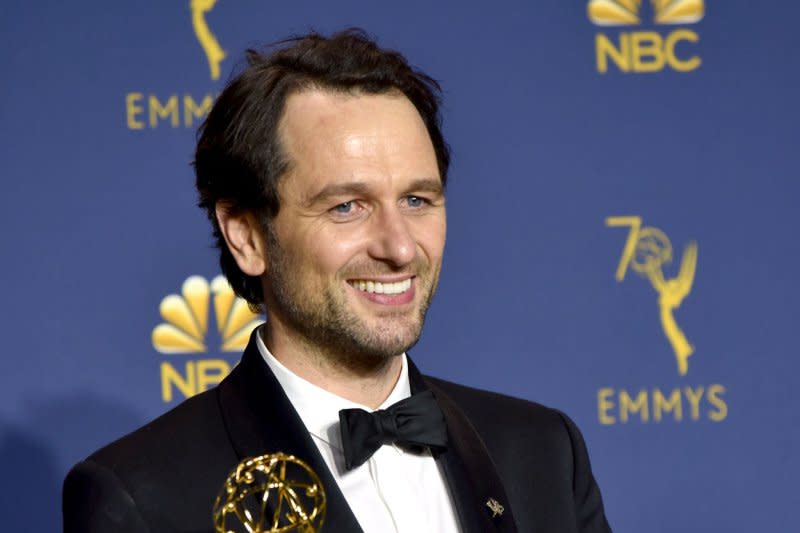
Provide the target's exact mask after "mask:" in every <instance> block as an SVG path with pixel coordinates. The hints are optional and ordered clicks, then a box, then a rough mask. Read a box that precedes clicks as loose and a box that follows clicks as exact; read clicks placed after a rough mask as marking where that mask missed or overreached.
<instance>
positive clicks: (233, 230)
mask: <svg viewBox="0 0 800 533" xmlns="http://www.w3.org/2000/svg"><path fill="white" fill-rule="evenodd" d="M215 211H216V216H217V223H218V224H219V228H220V230H221V231H222V235H223V236H224V237H225V242H226V243H227V244H228V250H230V252H231V254H232V255H233V258H234V259H235V260H236V264H237V265H239V269H240V270H241V271H242V272H244V273H245V274H247V275H248V276H254V277H259V276H261V275H262V274H263V273H264V272H266V270H267V260H266V251H267V248H266V243H265V242H264V236H263V234H262V231H261V224H259V222H258V220H256V217H255V216H254V215H253V214H252V213H251V212H249V211H241V212H236V211H233V210H231V209H230V206H228V205H226V204H225V203H224V202H217V205H216V210H215Z"/></svg>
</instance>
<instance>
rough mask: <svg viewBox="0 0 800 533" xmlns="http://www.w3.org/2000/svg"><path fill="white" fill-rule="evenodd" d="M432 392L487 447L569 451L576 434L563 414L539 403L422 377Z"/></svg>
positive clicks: (573, 426)
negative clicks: (444, 399) (448, 403)
mask: <svg viewBox="0 0 800 533" xmlns="http://www.w3.org/2000/svg"><path fill="white" fill-rule="evenodd" d="M425 379H426V380H427V382H428V384H429V385H430V386H431V387H432V388H433V389H434V393H436V392H437V391H438V392H439V393H443V394H445V395H446V396H447V397H448V398H449V399H450V400H452V401H453V403H454V404H455V405H456V406H457V407H458V409H460V410H461V411H462V412H463V413H464V415H465V416H466V417H467V419H468V420H469V421H470V423H471V424H472V425H473V426H474V428H475V429H476V430H477V431H478V433H479V434H480V435H481V438H482V439H483V440H484V441H485V442H486V444H488V445H490V447H501V448H505V447H506V446H508V445H519V444H521V443H523V442H524V443H526V446H535V447H536V446H537V444H538V446H542V447H545V448H550V449H558V450H564V449H566V450H569V449H570V448H571V447H572V441H573V440H574V439H575V438H576V437H578V438H580V433H579V432H578V429H577V427H576V426H575V424H574V423H573V422H572V420H571V419H570V418H569V417H568V416H567V415H566V414H564V413H563V412H561V411H559V410H558V409H554V408H552V407H548V406H546V405H543V404H541V403H537V402H533V401H530V400H524V399H522V398H516V397H513V396H508V395H506V394H501V393H498V392H492V391H488V390H483V389H477V388H474V387H469V386H466V385H461V384H458V383H453V382H451V381H446V380H443V379H439V378H434V377H430V376H425Z"/></svg>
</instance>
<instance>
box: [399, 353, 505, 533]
mask: <svg viewBox="0 0 800 533" xmlns="http://www.w3.org/2000/svg"><path fill="white" fill-rule="evenodd" d="M408 367H409V368H408V370H409V372H408V376H409V380H410V382H411V393H412V394H414V393H417V392H420V391H423V390H426V389H430V390H431V391H433V394H434V396H436V401H437V403H438V404H439V407H441V409H442V411H443V412H444V417H445V420H446V421H447V433H448V445H447V451H445V452H443V453H441V454H439V455H438V457H437V458H436V461H437V462H438V463H439V464H440V465H441V466H442V469H443V470H444V473H445V476H446V477H447V484H448V486H449V487H450V493H451V494H452V496H453V500H454V503H455V506H456V510H457V511H458V516H459V519H460V524H461V529H462V531H463V533H488V532H498V533H500V532H502V533H515V532H516V531H517V527H516V524H515V522H514V516H513V514H512V512H511V505H510V504H509V501H508V498H507V497H506V493H505V489H504V488H503V483H502V482H501V480H500V476H499V475H498V474H497V468H496V467H495V465H494V462H493V461H492V458H491V457H490V456H489V451H488V450H487V449H486V446H485V445H484V444H483V441H482V440H481V438H480V436H479V435H478V433H477V432H476V431H475V428H474V427H473V426H472V424H471V423H470V421H469V420H468V419H467V417H466V415H465V414H464V413H463V411H461V409H459V407H458V406H457V405H456V404H455V403H454V402H453V401H452V400H451V399H450V398H449V397H448V396H447V395H446V394H445V393H444V392H442V391H441V390H440V389H439V388H438V387H437V386H436V384H435V383H432V382H431V381H429V380H426V379H425V378H424V377H423V376H422V374H421V373H420V372H419V370H417V367H416V366H414V363H412V362H411V360H410V359H409V365H408ZM492 500H494V502H496V503H498V504H499V505H502V506H503V511H502V513H496V512H493V511H492V510H491V509H490V501H492Z"/></svg>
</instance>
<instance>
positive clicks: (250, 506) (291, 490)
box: [213, 452, 326, 533]
mask: <svg viewBox="0 0 800 533" xmlns="http://www.w3.org/2000/svg"><path fill="white" fill-rule="evenodd" d="M325 509H326V499H325V490H324V489H323V487H322V482H321V481H320V480H319V476H317V474H316V472H314V471H313V470H312V469H311V467H310V466H308V465H307V464H306V463H304V462H303V461H301V460H300V459H298V458H297V457H295V456H293V455H287V454H284V453H280V452H278V453H273V454H269V455H262V456H260V457H251V458H248V459H245V460H244V461H242V462H241V463H239V464H238V465H237V466H236V468H235V469H234V470H233V471H232V472H231V473H230V475H229V476H228V479H226V480H225V485H223V487H222V490H221V491H220V493H219V495H218V496H217V499H216V501H215V502H214V513H213V515H214V530H215V531H216V532H217V533H239V532H243V531H246V532H247V533H288V532H291V531H295V532H299V533H317V532H319V531H321V530H322V523H323V521H324V520H325Z"/></svg>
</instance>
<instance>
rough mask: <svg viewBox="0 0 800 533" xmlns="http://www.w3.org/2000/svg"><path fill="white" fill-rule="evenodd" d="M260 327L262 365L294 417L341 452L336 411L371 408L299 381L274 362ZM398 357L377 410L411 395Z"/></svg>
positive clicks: (405, 366)
mask: <svg viewBox="0 0 800 533" xmlns="http://www.w3.org/2000/svg"><path fill="white" fill-rule="evenodd" d="M263 327H264V326H261V327H259V331H258V332H257V334H256V345H257V346H258V351H259V352H260V353H261V357H263V358H264V362H266V363H267V366H269V368H270V370H272V373H273V374H275V378H276V379H277V380H278V383H280V385H281V387H282V388H283V391H284V392H285V393H286V396H287V397H288V398H289V401H290V402H292V405H293V406H294V408H295V410H296V411H297V414H299V415H300V419H301V420H302V421H303V424H305V426H306V429H307V430H308V432H309V433H311V434H312V435H314V436H316V437H317V438H319V439H322V440H323V441H325V442H327V443H328V444H329V445H330V446H333V447H335V448H337V449H339V450H341V449H342V438H341V434H340V432H339V411H340V410H342V409H354V408H357V409H363V410H365V411H369V412H372V411H373V409H370V408H369V407H367V406H365V405H361V404H359V403H356V402H352V401H350V400H347V399H345V398H342V397H341V396H338V395H336V394H333V393H332V392H328V391H326V390H325V389H323V388H321V387H318V386H316V385H314V384H313V383H311V382H309V381H306V380H305V379H303V378H301V377H300V376H298V375H297V374H295V373H294V372H292V371H291V370H289V369H288V368H286V367H285V366H283V364H282V363H281V362H280V361H278V360H277V359H276V358H275V356H274V355H272V353H270V351H269V349H268V348H267V345H266V344H264V340H263V339H262V338H261V333H262V331H263ZM400 358H401V362H402V364H401V368H400V377H399V378H398V380H397V383H395V386H394V388H393V389H392V392H391V393H390V394H389V396H388V397H387V398H386V400H385V401H384V402H383V403H382V404H381V405H380V406H379V407H378V409H386V408H387V407H389V406H390V405H392V404H395V403H397V402H399V401H400V400H403V399H405V398H408V397H409V396H411V386H410V384H409V381H408V362H407V361H406V354H405V353H403V354H401V356H400Z"/></svg>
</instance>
